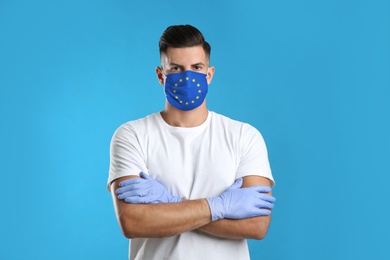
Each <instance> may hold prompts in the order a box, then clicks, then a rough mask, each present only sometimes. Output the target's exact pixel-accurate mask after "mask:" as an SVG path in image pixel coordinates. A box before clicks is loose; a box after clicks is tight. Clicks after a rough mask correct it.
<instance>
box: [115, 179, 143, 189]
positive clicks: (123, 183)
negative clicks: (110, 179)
mask: <svg viewBox="0 0 390 260" xmlns="http://www.w3.org/2000/svg"><path fill="white" fill-rule="evenodd" d="M144 181H145V180H144V179H141V178H130V179H126V180H124V181H121V182H120V183H119V187H124V186H126V185H132V184H138V183H141V182H144Z"/></svg>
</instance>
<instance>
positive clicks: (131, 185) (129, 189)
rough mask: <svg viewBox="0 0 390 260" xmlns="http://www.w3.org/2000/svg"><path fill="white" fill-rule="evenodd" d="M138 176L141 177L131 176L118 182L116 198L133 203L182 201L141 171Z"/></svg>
mask: <svg viewBox="0 0 390 260" xmlns="http://www.w3.org/2000/svg"><path fill="white" fill-rule="evenodd" d="M139 176H140V177H141V178H131V179H127V180H124V181H122V182H120V183H119V186H120V188H118V189H117V190H116V191H115V193H116V194H117V195H118V199H121V200H124V201H126V202H127V203H133V204H140V203H147V204H156V203H177V202H181V201H182V198H180V197H177V196H173V195H172V194H171V193H169V192H168V190H167V189H166V188H165V187H164V186H163V185H162V184H161V183H159V182H158V181H156V180H155V179H153V178H152V177H150V176H149V175H148V174H146V173H143V172H141V173H140V175H139Z"/></svg>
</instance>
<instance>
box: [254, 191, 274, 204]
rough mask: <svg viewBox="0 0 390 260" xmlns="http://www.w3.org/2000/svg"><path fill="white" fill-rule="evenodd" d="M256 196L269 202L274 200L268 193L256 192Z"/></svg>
mask: <svg viewBox="0 0 390 260" xmlns="http://www.w3.org/2000/svg"><path fill="white" fill-rule="evenodd" d="M258 198H260V199H261V200H264V201H268V202H271V203H273V202H275V201H276V199H275V197H273V196H271V195H268V194H264V193H260V194H258Z"/></svg>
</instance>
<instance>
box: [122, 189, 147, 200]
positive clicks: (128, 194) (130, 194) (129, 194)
mask: <svg viewBox="0 0 390 260" xmlns="http://www.w3.org/2000/svg"><path fill="white" fill-rule="evenodd" d="M133 196H136V197H143V196H142V190H139V189H137V190H132V191H127V192H124V193H121V194H119V195H118V199H124V198H127V197H133Z"/></svg>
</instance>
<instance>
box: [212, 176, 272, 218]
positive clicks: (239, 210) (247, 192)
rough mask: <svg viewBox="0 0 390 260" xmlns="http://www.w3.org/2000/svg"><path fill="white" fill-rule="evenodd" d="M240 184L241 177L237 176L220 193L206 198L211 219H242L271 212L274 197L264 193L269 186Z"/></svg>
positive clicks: (266, 214) (267, 190)
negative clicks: (245, 186)
mask: <svg viewBox="0 0 390 260" xmlns="http://www.w3.org/2000/svg"><path fill="white" fill-rule="evenodd" d="M241 185H242V178H239V179H237V180H236V181H235V183H234V184H233V185H232V186H230V187H229V188H227V189H226V190H225V191H224V192H223V193H222V194H221V195H219V196H216V197H212V198H206V200H207V202H208V203H209V206H210V211H211V220H212V221H216V220H219V219H223V218H230V219H244V218H251V217H257V216H268V215H270V214H271V210H270V209H272V208H273V207H274V204H273V202H274V201H275V198H274V197H272V196H270V195H268V194H265V193H264V192H270V191H271V188H270V187H267V186H252V187H248V188H240V187H241Z"/></svg>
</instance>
